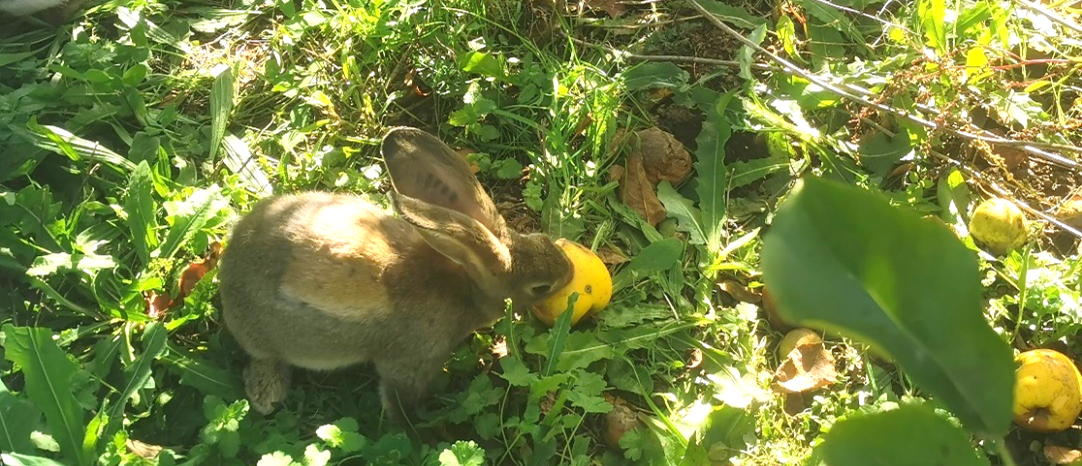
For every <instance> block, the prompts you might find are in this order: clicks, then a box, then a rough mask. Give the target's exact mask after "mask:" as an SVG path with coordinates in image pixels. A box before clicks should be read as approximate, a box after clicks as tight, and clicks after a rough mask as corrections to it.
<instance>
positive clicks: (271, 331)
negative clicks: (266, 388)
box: [220, 193, 422, 369]
mask: <svg viewBox="0 0 1082 466" xmlns="http://www.w3.org/2000/svg"><path fill="white" fill-rule="evenodd" d="M419 245H422V240H421V239H420V238H419V237H418V236H417V234H416V233H415V232H414V231H413V230H412V228H411V227H410V226H409V225H408V224H406V223H405V222H403V221H401V220H398V219H395V218H393V217H391V216H389V215H387V214H385V213H384V212H383V211H381V210H380V209H378V208H377V207H375V206H373V205H371V204H369V203H367V202H365V201H363V200H362V199H360V198H358V197H354V196H343V195H333V194H325V193H305V194H298V195H286V196H279V197H275V198H271V199H268V200H265V201H261V202H260V203H259V204H257V206H256V207H255V208H254V209H253V210H252V212H251V213H249V214H248V215H247V216H246V217H245V218H244V219H243V220H242V221H241V222H239V223H238V224H237V227H236V229H235V230H234V233H233V237H232V240H231V241H230V244H229V245H228V247H227V249H226V252H225V256H224V257H223V259H222V266H221V267H222V268H221V271H220V278H221V282H222V289H221V293H222V302H223V307H224V311H225V312H224V315H225V320H226V325H227V326H228V327H229V328H230V331H231V332H232V333H233V334H234V335H235V336H236V338H237V340H238V342H239V343H240V344H241V346H243V347H244V349H245V350H247V351H248V352H249V353H251V354H253V355H265V356H267V357H274V358H276V359H280V360H283V361H286V362H288V363H291V364H293V365H297V366H301V367H308V368H312V369H330V368H335V367H341V366H345V365H350V364H354V363H358V362H362V361H365V360H368V359H371V354H370V353H372V352H373V349H374V348H379V347H380V346H383V345H385V344H386V343H387V341H386V340H387V332H386V331H384V330H381V329H386V327H387V325H388V323H389V322H388V321H389V320H391V319H394V312H393V307H394V306H393V304H392V299H393V298H392V297H391V296H389V293H388V291H387V290H388V288H387V286H386V281H385V280H386V279H387V277H386V274H387V272H388V271H389V270H397V269H400V268H401V266H400V265H399V263H400V262H401V261H403V260H404V259H405V257H404V256H407V255H409V254H411V253H412V252H413V251H415V250H416V249H417V247H418V246H419Z"/></svg>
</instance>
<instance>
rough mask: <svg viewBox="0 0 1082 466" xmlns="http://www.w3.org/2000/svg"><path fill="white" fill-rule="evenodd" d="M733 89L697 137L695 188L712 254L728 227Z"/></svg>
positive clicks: (719, 104)
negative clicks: (727, 153)
mask: <svg viewBox="0 0 1082 466" xmlns="http://www.w3.org/2000/svg"><path fill="white" fill-rule="evenodd" d="M731 99H732V93H728V94H723V95H722V96H721V98H719V99H718V101H717V103H716V104H714V108H712V109H710V111H708V112H707V114H706V121H705V122H703V129H702V131H701V132H699V136H698V137H697V138H696V139H695V143H696V144H697V145H698V149H697V150H696V151H695V159H696V162H695V191H696V193H698V195H699V211H700V215H701V218H702V225H703V230H704V232H705V233H706V247H707V250H708V251H710V253H711V254H717V253H718V251H720V250H721V239H722V235H723V233H724V231H725V229H724V228H723V227H724V221H725V203H726V200H727V199H726V196H727V194H728V189H729V171H728V170H727V169H726V168H725V143H726V142H728V141H729V136H730V135H731V134H732V129H731V128H730V127H729V122H728V121H727V120H726V119H725V109H726V108H727V107H728V106H729V101H730V100H731Z"/></svg>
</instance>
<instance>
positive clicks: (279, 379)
mask: <svg viewBox="0 0 1082 466" xmlns="http://www.w3.org/2000/svg"><path fill="white" fill-rule="evenodd" d="M289 378H290V373H289V369H288V368H286V367H283V366H282V365H281V364H279V363H278V361H273V360H268V359H253V360H252V363H251V364H249V365H248V369H247V370H245V371H244V391H245V392H247V394H248V402H249V403H250V404H251V406H252V408H253V409H255V410H256V411H258V412H260V413H262V414H270V413H271V411H274V404H275V403H278V402H279V401H282V400H284V399H285V398H286V393H287V392H288V391H289Z"/></svg>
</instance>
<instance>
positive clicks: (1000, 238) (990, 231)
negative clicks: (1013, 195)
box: [969, 198, 1027, 255]
mask: <svg viewBox="0 0 1082 466" xmlns="http://www.w3.org/2000/svg"><path fill="white" fill-rule="evenodd" d="M969 233H970V234H971V235H973V239H975V240H977V242H979V243H981V244H983V245H984V246H985V247H987V248H988V250H989V251H990V252H992V253H993V254H997V255H1000V254H1006V253H1007V252H1008V251H1010V250H1012V249H1015V248H1017V247H1019V246H1022V245H1023V244H1025V243H1026V233H1027V231H1026V216H1025V215H1023V214H1022V210H1021V209H1019V208H1018V206H1016V205H1014V203H1013V202H1011V201H1008V200H1006V199H998V198H993V199H989V200H987V201H984V202H982V203H981V204H980V205H979V206H977V208H976V210H974V211H973V216H972V217H970V219H969Z"/></svg>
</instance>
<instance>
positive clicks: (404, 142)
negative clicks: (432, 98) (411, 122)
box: [380, 127, 510, 244]
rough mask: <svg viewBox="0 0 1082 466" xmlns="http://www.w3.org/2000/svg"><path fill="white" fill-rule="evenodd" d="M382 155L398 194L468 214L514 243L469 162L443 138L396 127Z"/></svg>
mask: <svg viewBox="0 0 1082 466" xmlns="http://www.w3.org/2000/svg"><path fill="white" fill-rule="evenodd" d="M380 152H381V153H382V154H383V160H384V163H386V164H387V172H388V173H389V174H390V176H391V184H392V185H393V186H394V190H395V191H397V192H399V193H401V194H404V195H406V196H409V197H412V198H414V199H417V200H419V201H422V202H427V203H429V204H434V205H437V206H440V207H444V208H447V209H451V210H454V211H457V212H461V213H463V214H466V215H468V216H470V217H471V218H473V219H474V220H476V221H478V222H480V223H481V224H482V225H484V226H485V228H487V229H488V231H490V232H491V233H492V234H493V235H495V236H496V238H497V239H498V240H499V241H500V242H502V243H504V244H509V243H510V233H509V232H508V229H507V224H506V223H505V222H504V220H503V217H502V216H500V214H499V212H498V211H497V210H496V205H495V204H493V203H492V199H491V198H489V197H488V194H486V193H485V189H484V188H482V187H481V183H478V182H477V177H475V176H473V173H471V172H470V167H469V165H467V164H466V160H465V159H464V158H462V157H461V156H460V155H458V154H456V153H455V151H454V150H452V149H451V148H450V147H448V146H447V144H444V142H443V141H441V140H439V138H437V137H435V136H433V135H431V134H428V133H426V132H424V131H422V130H419V129H417V128H409V127H397V128H392V129H391V130H390V131H389V132H387V135H386V136H384V137H383V144H382V145H381V147H380Z"/></svg>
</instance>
